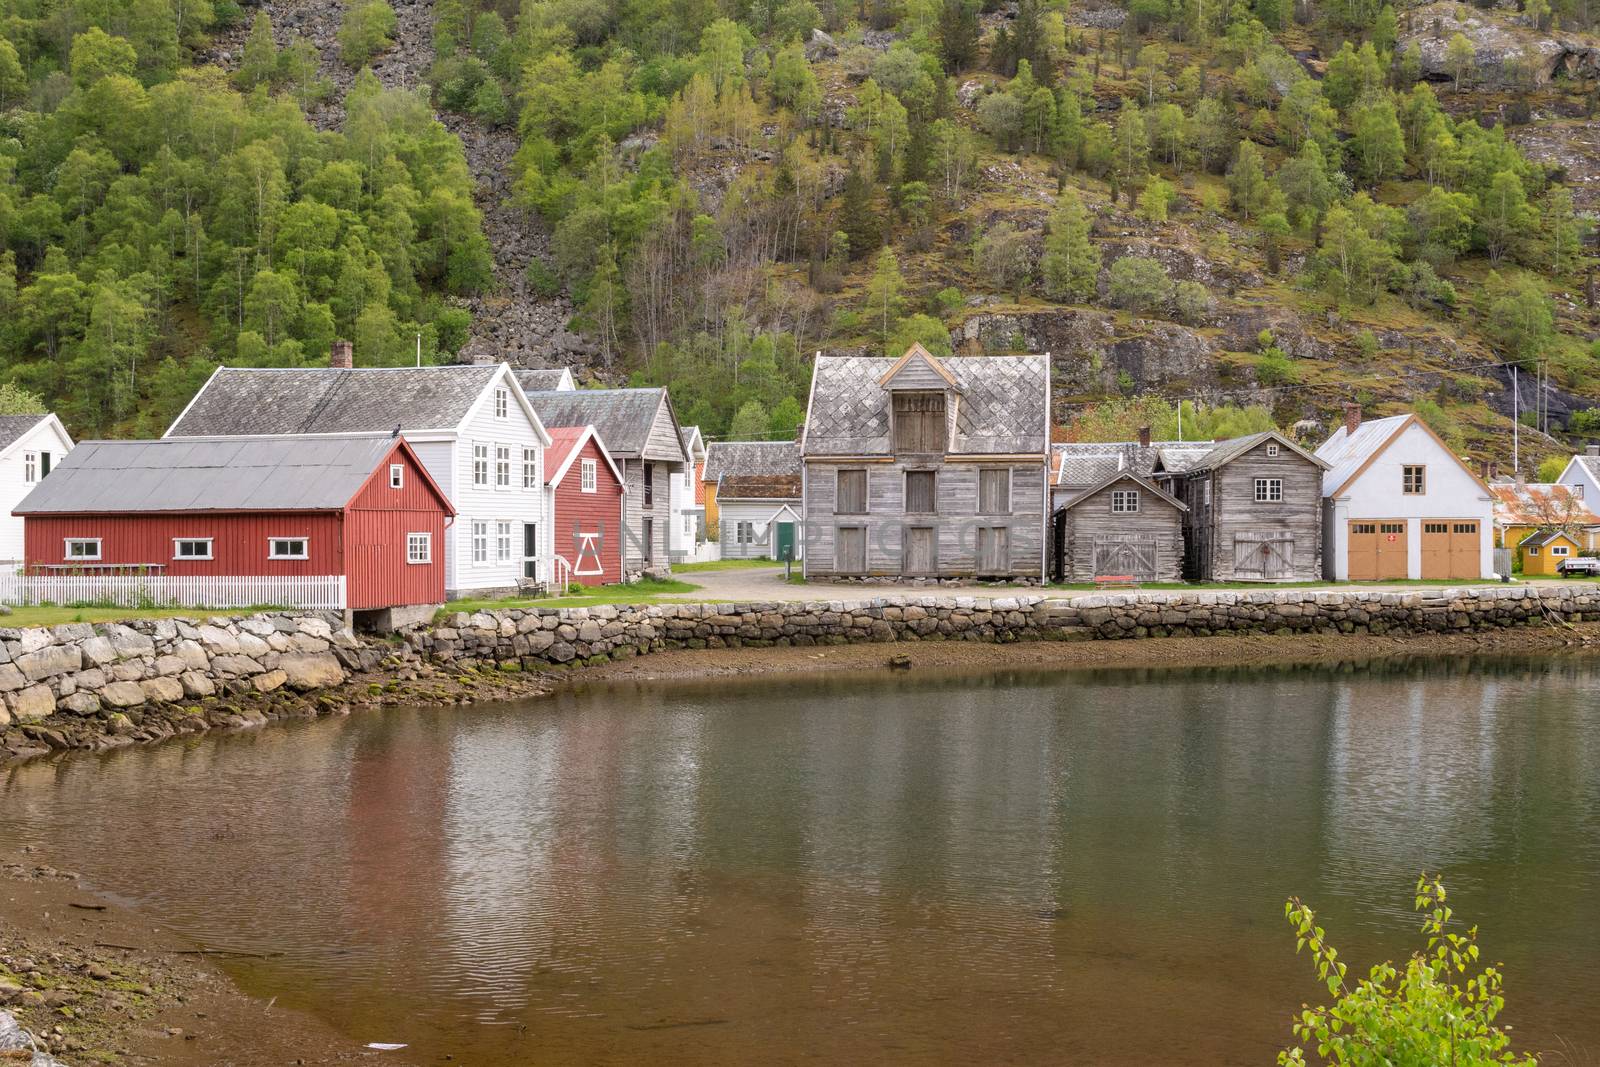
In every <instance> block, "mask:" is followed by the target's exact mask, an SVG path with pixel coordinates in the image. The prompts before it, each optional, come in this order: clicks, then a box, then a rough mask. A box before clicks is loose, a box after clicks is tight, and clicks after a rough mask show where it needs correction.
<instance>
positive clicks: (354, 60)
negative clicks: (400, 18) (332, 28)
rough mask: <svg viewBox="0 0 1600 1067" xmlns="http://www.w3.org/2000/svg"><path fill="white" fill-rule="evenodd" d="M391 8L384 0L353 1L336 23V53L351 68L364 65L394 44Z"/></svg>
mask: <svg viewBox="0 0 1600 1067" xmlns="http://www.w3.org/2000/svg"><path fill="white" fill-rule="evenodd" d="M395 25H396V22H395V17H394V9H393V8H392V7H390V6H389V4H388V3H387V0H354V2H353V3H352V4H351V5H350V6H349V7H347V8H345V12H344V22H343V23H342V24H341V25H340V26H339V56H340V58H342V59H343V60H344V61H345V62H346V63H347V64H349V65H350V66H352V67H364V66H366V65H367V64H368V63H369V62H371V61H372V57H373V56H375V55H377V54H378V53H379V52H382V51H383V50H384V49H386V48H388V47H389V46H390V45H392V44H394V31H395Z"/></svg>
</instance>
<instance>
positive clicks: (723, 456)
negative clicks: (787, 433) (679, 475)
mask: <svg viewBox="0 0 1600 1067" xmlns="http://www.w3.org/2000/svg"><path fill="white" fill-rule="evenodd" d="M799 473H800V446H799V445H798V444H797V443H795V442H794V441H712V442H711V443H710V444H708V445H706V468H705V473H704V474H702V475H701V477H702V478H704V479H705V480H706V481H708V482H715V481H717V480H718V479H720V478H722V477H723V475H728V474H731V475H735V476H739V477H744V476H748V475H762V474H796V475H798V474H799Z"/></svg>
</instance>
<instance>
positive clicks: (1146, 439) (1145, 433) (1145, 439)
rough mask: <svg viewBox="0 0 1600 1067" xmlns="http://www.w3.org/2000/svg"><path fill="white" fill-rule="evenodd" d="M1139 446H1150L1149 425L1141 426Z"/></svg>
mask: <svg viewBox="0 0 1600 1067" xmlns="http://www.w3.org/2000/svg"><path fill="white" fill-rule="evenodd" d="M1139 447H1140V448H1149V447H1150V427H1148V426H1141V427H1139Z"/></svg>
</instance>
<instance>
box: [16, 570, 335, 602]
mask: <svg viewBox="0 0 1600 1067" xmlns="http://www.w3.org/2000/svg"><path fill="white" fill-rule="evenodd" d="M345 602H346V601H345V576H344V575H342V574H308V575H256V574H251V575H231V574H230V575H199V574H194V575H191V574H185V575H175V574H137V573H133V574H127V573H124V574H117V573H104V574H97V573H71V574H56V573H42V574H20V573H18V572H17V571H16V570H14V569H11V568H6V569H4V570H0V604H10V605H13V606H28V605H36V604H62V605H70V604H93V605H96V606H101V605H103V606H106V607H118V608H141V607H174V608H253V607H281V608H306V609H320V610H328V611H338V610H342V609H343V608H344V606H345Z"/></svg>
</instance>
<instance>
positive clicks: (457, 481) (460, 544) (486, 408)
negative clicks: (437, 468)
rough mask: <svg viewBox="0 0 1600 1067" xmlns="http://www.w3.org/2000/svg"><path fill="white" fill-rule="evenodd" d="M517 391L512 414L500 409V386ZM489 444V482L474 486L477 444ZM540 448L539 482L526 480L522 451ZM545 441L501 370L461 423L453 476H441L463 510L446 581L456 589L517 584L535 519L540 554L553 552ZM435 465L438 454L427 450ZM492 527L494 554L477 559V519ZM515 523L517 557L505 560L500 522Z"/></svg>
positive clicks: (536, 460)
mask: <svg viewBox="0 0 1600 1067" xmlns="http://www.w3.org/2000/svg"><path fill="white" fill-rule="evenodd" d="M496 388H506V389H510V390H511V391H512V395H511V396H510V397H509V400H510V404H509V406H508V407H507V411H506V417H505V418H500V417H498V416H497V415H495V413H494V390H495V389H496ZM475 444H482V445H487V446H488V449H489V480H488V484H487V485H483V486H478V485H474V484H473V481H472V446H473V445H475ZM496 445H504V446H506V447H507V448H509V449H510V450H511V484H510V485H509V486H508V487H505V488H500V487H498V486H496V485H495V446H496ZM525 447H526V448H531V449H533V450H534V465H535V467H536V471H535V477H534V480H533V481H534V484H533V485H532V486H530V487H528V488H526V489H525V488H523V485H522V450H523V448H525ZM544 452H545V450H544V446H543V445H542V444H541V443H540V441H539V434H538V431H537V430H536V429H535V428H534V425H533V422H532V420H530V419H529V418H528V416H527V415H526V414H525V413H524V411H523V409H522V405H521V404H519V403H518V402H517V398H516V387H515V385H514V379H512V378H510V377H508V376H507V375H505V374H502V375H497V376H496V377H495V378H494V380H493V381H491V382H490V383H489V385H488V386H487V387H486V388H485V391H484V395H483V396H482V397H480V398H479V400H478V401H477V403H476V404H475V405H474V406H473V410H472V412H471V414H470V415H469V416H468V418H467V419H466V421H465V422H464V423H463V425H462V426H461V427H460V431H459V438H458V440H457V441H456V443H455V454H454V457H453V459H454V462H453V467H454V470H453V471H452V472H451V475H450V477H449V478H448V479H446V478H440V477H439V476H438V474H437V473H435V474H434V477H435V479H436V480H437V481H438V482H439V484H440V486H441V487H444V488H445V491H446V492H447V493H449V494H450V499H451V500H452V501H453V502H454V503H455V506H456V510H457V512H459V514H458V515H457V517H456V521H455V525H454V526H453V527H452V528H451V530H452V539H453V540H454V541H455V544H454V545H452V546H451V550H450V552H449V564H450V566H449V571H448V574H447V575H446V583H447V585H448V587H449V589H450V590H451V593H452V594H453V595H454V594H464V593H467V592H470V591H472V590H499V589H514V588H515V587H516V585H517V583H518V581H519V580H520V579H521V578H522V573H523V552H522V527H523V525H524V524H525V523H533V524H535V525H536V526H538V527H539V529H540V533H539V539H540V545H539V550H540V551H539V554H540V555H541V556H544V555H548V553H549V551H550V550H549V547H548V546H549V544H550V539H549V532H548V531H549V516H548V515H546V514H545V492H544V462H545V459H544ZM424 461H425V462H428V463H429V464H430V470H431V469H432V467H431V464H432V459H431V457H430V456H427V455H424ZM474 522H482V523H487V524H488V526H489V555H488V559H486V560H484V561H483V562H482V563H475V562H473V559H472V524H473V523H474ZM502 522H509V523H511V526H512V545H511V558H509V559H505V560H502V559H500V558H499V556H498V552H497V551H496V547H497V546H496V544H495V529H496V526H497V524H499V523H502Z"/></svg>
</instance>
